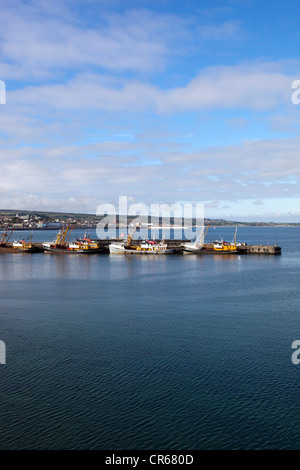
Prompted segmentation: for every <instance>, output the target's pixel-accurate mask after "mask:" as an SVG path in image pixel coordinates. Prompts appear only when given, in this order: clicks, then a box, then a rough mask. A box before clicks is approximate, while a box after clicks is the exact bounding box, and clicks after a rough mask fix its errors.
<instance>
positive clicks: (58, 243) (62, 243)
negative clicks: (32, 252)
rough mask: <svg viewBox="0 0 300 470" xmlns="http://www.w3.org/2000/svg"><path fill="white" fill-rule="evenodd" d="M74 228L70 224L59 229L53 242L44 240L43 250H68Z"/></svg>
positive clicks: (52, 251)
mask: <svg viewBox="0 0 300 470" xmlns="http://www.w3.org/2000/svg"><path fill="white" fill-rule="evenodd" d="M72 230H73V228H72V227H70V226H69V225H68V226H67V227H63V228H62V229H61V230H59V231H58V233H57V235H56V237H55V239H54V240H53V241H52V242H44V243H43V250H44V251H45V252H47V253H63V252H65V251H68V240H69V237H70V235H71V232H72Z"/></svg>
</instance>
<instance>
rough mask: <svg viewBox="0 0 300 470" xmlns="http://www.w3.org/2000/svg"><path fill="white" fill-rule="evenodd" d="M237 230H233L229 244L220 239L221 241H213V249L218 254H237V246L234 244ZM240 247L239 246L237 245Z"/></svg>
mask: <svg viewBox="0 0 300 470" xmlns="http://www.w3.org/2000/svg"><path fill="white" fill-rule="evenodd" d="M236 235H237V228H236V229H235V235H234V237H233V240H232V242H231V243H229V242H226V241H225V240H223V238H221V240H215V241H214V242H213V249H214V251H215V252H218V253H237V252H238V248H237V247H238V245H237V243H236ZM239 245H240V244H239Z"/></svg>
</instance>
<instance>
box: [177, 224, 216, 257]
mask: <svg viewBox="0 0 300 470" xmlns="http://www.w3.org/2000/svg"><path fill="white" fill-rule="evenodd" d="M209 226H210V225H209V224H208V226H207V228H206V230H205V227H202V230H201V232H200V234H199V235H198V237H197V238H195V239H194V240H191V241H190V242H188V243H183V244H182V245H181V246H182V248H183V252H186V253H200V252H201V250H202V248H203V245H204V240H205V237H206V234H207V230H208V228H209ZM204 230H205V232H204Z"/></svg>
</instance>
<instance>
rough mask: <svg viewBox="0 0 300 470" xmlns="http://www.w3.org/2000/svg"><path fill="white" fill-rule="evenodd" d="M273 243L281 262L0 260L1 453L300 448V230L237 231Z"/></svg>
mask: <svg viewBox="0 0 300 470" xmlns="http://www.w3.org/2000/svg"><path fill="white" fill-rule="evenodd" d="M17 235H18V234H17ZM54 235H55V232H52V231H51V232H49V231H48V232H43V233H41V232H33V236H34V239H35V240H36V241H41V240H47V239H50V240H51V239H52V238H53V237H54ZM233 235H234V228H229V227H228V228H216V229H215V230H214V229H213V228H211V229H209V232H208V234H207V241H209V240H210V239H216V238H219V237H220V236H223V237H224V238H225V239H229V241H231V239H232V237H233ZM276 240H277V244H278V245H280V246H281V247H282V255H281V256H263V255H261V256H259V255H248V256H247V255H244V256H230V255H227V256H222V255H221V256H220V255H212V256H210V255H202V256H201V255H189V256H182V255H169V256H168V255H166V256H153V257H152V256H148V257H136V256H131V257H127V256H114V255H106V254H105V255H91V256H88V255H55V254H43V253H35V254H18V253H16V254H9V253H7V254H0V302H1V303H0V340H2V341H4V342H5V344H6V354H7V356H6V362H7V363H6V365H0V429H1V432H0V448H1V449H105V450H107V449H109V450H120V449H135V450H141V449H150V450H151V449H174V450H175V449H176V450H184V449H187V450H193V449H299V448H300V407H299V398H300V387H299V381H300V364H299V365H298V366H297V365H294V364H293V363H292V361H291V356H292V353H293V350H292V349H291V345H292V342H293V341H294V340H297V339H299V340H300V321H299V320H300V250H299V246H300V228H294V227H272V228H263V227H256V228H254V227H253V228H246V227H243V228H240V229H239V230H238V241H241V242H244V241H245V242H248V244H256V243H270V244H274V243H275V241H276Z"/></svg>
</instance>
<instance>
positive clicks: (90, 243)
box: [43, 226, 103, 254]
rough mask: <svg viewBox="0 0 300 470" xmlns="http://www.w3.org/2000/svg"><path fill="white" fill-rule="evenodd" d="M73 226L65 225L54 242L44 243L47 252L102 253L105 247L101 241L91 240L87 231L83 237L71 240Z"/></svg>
mask: <svg viewBox="0 0 300 470" xmlns="http://www.w3.org/2000/svg"><path fill="white" fill-rule="evenodd" d="M72 230H73V228H70V227H69V226H68V227H63V228H62V229H61V230H60V231H59V232H58V234H57V236H56V238H55V239H54V240H53V241H52V242H45V243H43V249H44V251H45V252H50V253H86V254H91V253H100V252H102V251H103V248H102V246H101V244H100V242H97V241H94V240H91V239H90V238H89V237H87V235H86V233H85V235H84V237H83V238H80V239H77V240H74V241H73V242H69V241H68V240H69V238H70V235H71V232H72Z"/></svg>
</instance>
